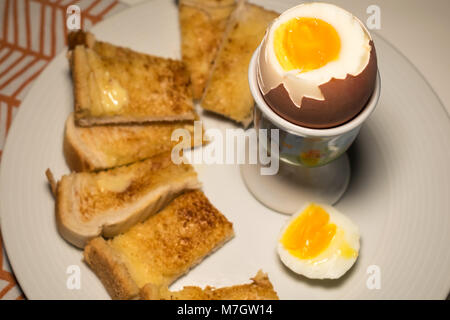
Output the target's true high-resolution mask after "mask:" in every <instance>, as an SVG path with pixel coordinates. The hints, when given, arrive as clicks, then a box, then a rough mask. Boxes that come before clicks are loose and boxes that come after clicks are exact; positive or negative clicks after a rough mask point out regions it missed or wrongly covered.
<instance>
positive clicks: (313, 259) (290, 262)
mask: <svg viewBox="0 0 450 320" xmlns="http://www.w3.org/2000/svg"><path fill="white" fill-rule="evenodd" d="M358 253H359V229H358V227H357V226H356V225H355V224H354V223H353V222H352V221H351V220H350V219H349V218H347V217H346V216H344V215H343V214H341V213H340V212H339V211H338V210H336V209H335V208H333V207H331V206H327V205H319V204H316V203H308V204H307V205H306V206H305V207H304V208H303V209H302V210H301V211H300V212H299V213H297V214H296V215H294V216H293V217H292V218H291V219H290V220H289V221H288V223H287V224H286V226H285V227H284V228H283V229H282V231H281V234H280V237H279V240H278V254H279V256H280V259H281V261H282V262H283V263H284V264H285V265H286V266H287V267H288V268H289V269H291V270H292V271H294V272H295V273H298V274H301V275H304V276H305V277H308V278H311V279H337V278H340V277H341V276H342V275H343V274H345V273H346V272H347V271H348V270H349V269H350V268H351V267H352V266H353V264H354V263H355V261H356V259H357V258H358Z"/></svg>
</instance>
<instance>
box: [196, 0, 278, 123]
mask: <svg viewBox="0 0 450 320" xmlns="http://www.w3.org/2000/svg"><path fill="white" fill-rule="evenodd" d="M277 16H278V13H276V12H273V11H268V10H266V9H264V8H262V7H259V6H257V5H254V4H250V3H246V2H240V3H239V4H238V6H237V8H236V10H235V11H234V12H233V13H232V15H231V17H230V19H229V21H228V25H227V30H226V37H225V38H224V40H223V42H222V44H221V47H220V49H219V51H218V53H217V57H216V59H215V62H214V66H213V69H212V73H211V76H210V78H209V80H208V84H207V87H206V90H205V93H204V95H203V98H202V101H201V105H202V107H203V108H204V109H206V110H209V111H212V112H215V113H218V114H221V115H223V116H225V117H228V118H230V119H233V120H235V121H237V122H240V123H241V124H242V125H244V126H245V127H247V126H248V125H249V124H250V123H251V121H252V111H253V104H254V101H253V98H252V95H251V93H250V87H249V85H248V66H249V63H250V59H251V57H252V54H253V52H254V51H255V50H256V48H257V47H258V45H259V44H260V42H261V40H262V39H263V37H264V33H265V30H266V28H267V27H268V25H269V23H270V22H271V21H272V20H273V19H275V18H276V17H277Z"/></svg>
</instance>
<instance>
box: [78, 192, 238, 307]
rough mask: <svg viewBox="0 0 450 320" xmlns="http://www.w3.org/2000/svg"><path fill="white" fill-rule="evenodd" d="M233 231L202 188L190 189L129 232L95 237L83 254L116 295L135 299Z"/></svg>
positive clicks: (177, 273) (172, 277)
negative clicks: (107, 237)
mask: <svg viewBox="0 0 450 320" xmlns="http://www.w3.org/2000/svg"><path fill="white" fill-rule="evenodd" d="M233 234H234V233H233V226H232V224H231V222H229V221H228V220H227V219H226V218H225V217H224V216H223V215H222V214H221V213H220V212H219V211H218V210H217V209H216V208H215V207H214V206H213V205H212V204H211V203H210V202H209V200H208V199H207V198H206V196H205V195H204V194H203V192H201V191H190V192H187V193H184V194H182V195H180V196H178V197H177V198H176V199H174V200H173V201H172V202H171V203H170V204H169V205H168V206H167V207H165V208H164V209H163V210H162V211H161V212H159V213H158V214H156V215H153V216H151V217H150V218H149V219H147V221H145V222H143V223H139V224H137V225H135V226H134V227H132V228H131V229H130V230H129V231H128V232H126V233H124V234H121V235H119V236H116V237H114V238H113V239H110V240H104V239H103V238H100V237H98V238H95V239H93V240H92V241H91V242H89V244H88V245H87V246H86V247H85V249H84V259H85V261H86V262H87V264H88V265H89V266H90V267H91V268H92V270H93V271H94V272H95V273H96V274H97V276H98V277H99V278H100V280H101V281H102V283H103V285H104V286H105V288H106V290H107V291H108V293H109V294H110V295H111V297H112V298H113V299H131V298H135V297H137V296H138V295H139V290H140V289H141V288H143V287H144V286H145V285H146V284H148V283H151V284H153V285H155V286H168V285H170V284H171V283H172V282H173V281H174V280H175V279H177V278H178V277H180V276H181V275H183V274H184V273H186V272H187V271H188V270H189V269H190V268H192V267H193V266H195V265H196V264H198V263H199V262H200V261H201V260H202V259H203V258H205V257H206V256H207V255H209V254H210V253H212V252H213V251H214V250H216V249H217V248H219V247H220V246H222V245H223V244H224V243H225V242H226V241H228V240H229V239H230V238H231V237H232V236H233Z"/></svg>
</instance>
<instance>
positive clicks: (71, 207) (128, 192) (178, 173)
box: [56, 153, 200, 248]
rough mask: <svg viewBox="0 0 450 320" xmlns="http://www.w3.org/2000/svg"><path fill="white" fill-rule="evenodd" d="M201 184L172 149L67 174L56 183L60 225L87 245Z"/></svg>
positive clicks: (68, 236)
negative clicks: (107, 167) (121, 163)
mask: <svg viewBox="0 0 450 320" xmlns="http://www.w3.org/2000/svg"><path fill="white" fill-rule="evenodd" d="M199 187H200V183H199V181H198V180H197V174H196V172H195V171H194V169H193V167H192V166H191V165H188V164H180V165H175V164H174V163H173V162H172V160H171V157H170V153H164V154H161V155H158V156H155V157H153V158H150V159H147V160H144V161H140V162H136V163H134V164H132V165H129V166H123V167H118V168H114V169H111V170H106V171H100V172H82V173H72V174H69V175H65V176H63V177H62V178H61V180H60V181H59V182H58V183H57V187H56V222H57V226H58V230H59V232H60V234H61V235H62V236H63V238H65V239H66V240H67V241H69V242H70V243H72V244H74V245H75V246H77V247H80V248H83V247H84V246H85V245H86V243H87V242H88V241H89V240H91V239H93V238H95V237H98V236H100V235H103V236H105V237H113V236H115V235H117V234H119V233H122V232H125V231H126V230H128V229H129V228H130V227H131V226H133V225H134V224H136V223H137V222H140V221H144V220H145V219H147V218H148V217H149V216H150V215H152V214H154V213H156V212H158V211H159V210H160V209H161V208H162V207H164V206H165V205H166V204H167V203H169V202H170V201H171V200H172V199H173V198H175V197H176V196H177V195H179V194H180V193H181V192H183V191H185V190H192V189H196V188H199Z"/></svg>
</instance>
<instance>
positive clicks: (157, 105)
mask: <svg viewBox="0 0 450 320" xmlns="http://www.w3.org/2000/svg"><path fill="white" fill-rule="evenodd" d="M93 39H95V38H94V36H93V35H92V34H89V33H88V34H85V35H82V34H80V33H79V32H78V33H77V34H75V35H72V36H71V37H69V41H71V43H70V44H69V47H73V50H71V52H70V54H69V55H70V57H71V58H70V61H71V63H70V65H71V68H72V78H73V82H74V97H75V121H76V122H77V124H78V125H80V126H92V125H96V124H114V123H115V124H117V123H146V122H153V121H175V120H193V119H194V118H195V111H194V105H193V101H192V92H191V84H190V78H189V73H188V71H187V69H186V66H185V65H184V63H183V62H181V61H177V60H172V59H166V58H161V57H156V56H151V55H147V54H143V53H137V52H135V51H132V50H130V49H127V48H122V47H118V46H114V45H111V44H109V43H105V42H100V41H94V40H93ZM88 40H89V41H88ZM83 41H84V42H85V43H84V44H83ZM89 42H91V43H89ZM92 42H93V44H92ZM101 79H104V80H102V81H101ZM103 83H106V84H108V85H109V84H111V83H115V84H117V85H116V86H119V87H120V88H121V90H124V93H125V96H126V97H127V98H126V100H124V102H123V103H121V104H116V105H115V107H113V108H111V107H110V108H107V109H105V105H104V103H103V100H102V99H101V96H102V92H103V90H105V89H101V88H103V87H102V85H104V84H103Z"/></svg>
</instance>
